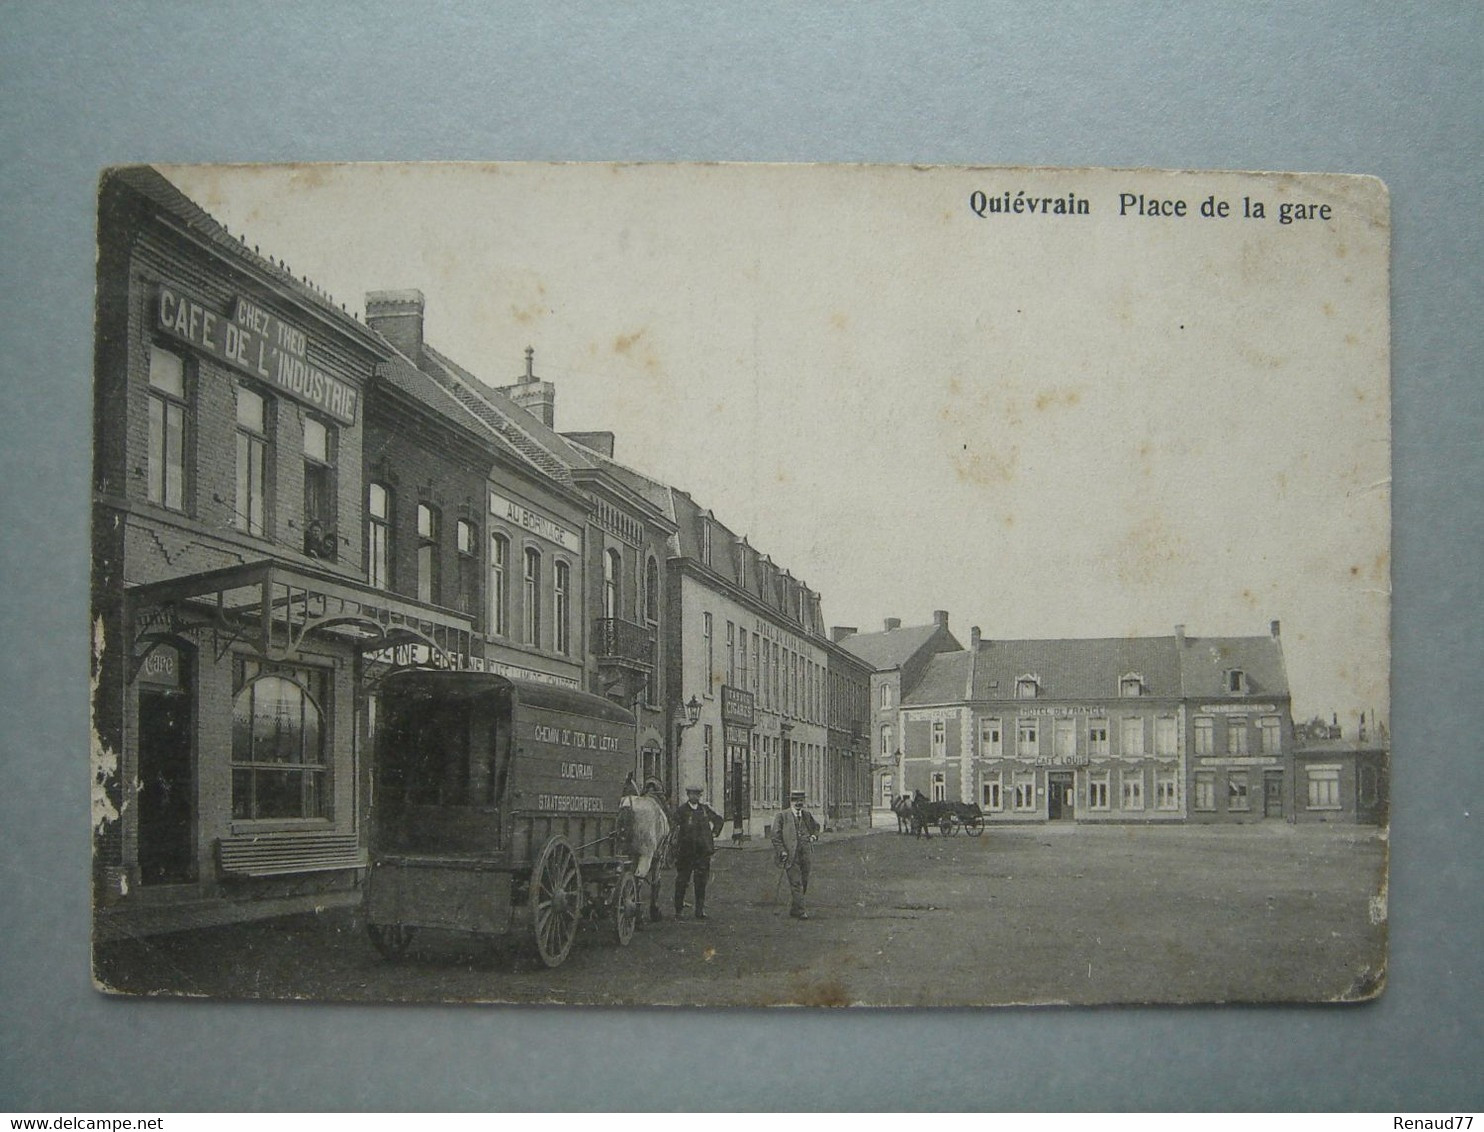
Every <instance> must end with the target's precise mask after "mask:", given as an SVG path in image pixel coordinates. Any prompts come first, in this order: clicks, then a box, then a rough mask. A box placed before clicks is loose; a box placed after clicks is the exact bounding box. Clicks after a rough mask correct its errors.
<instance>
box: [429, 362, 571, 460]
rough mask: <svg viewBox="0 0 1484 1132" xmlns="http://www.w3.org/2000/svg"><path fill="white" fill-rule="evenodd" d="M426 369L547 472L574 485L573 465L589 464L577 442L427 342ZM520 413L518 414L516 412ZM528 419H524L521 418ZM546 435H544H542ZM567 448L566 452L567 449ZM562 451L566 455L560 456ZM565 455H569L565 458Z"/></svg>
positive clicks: (474, 412)
mask: <svg viewBox="0 0 1484 1132" xmlns="http://www.w3.org/2000/svg"><path fill="white" fill-rule="evenodd" d="M423 362H424V372H426V373H429V374H430V376H432V377H433V378H434V379H435V380H436V381H437V382H438V383H439V384H440V385H441V386H443V387H444V388H445V389H447V390H448V391H449V392H450V393H452V394H453V395H454V397H456V398H457V399H458V401H459V403H460V404H461V405H463V406H464V407H465V408H466V409H468V410H469V411H470V412H471V413H473V414H474V415H475V416H476V417H478V418H479V419H480V420H481V421H483V422H484V423H485V424H486V425H487V426H488V427H489V428H491V429H493V430H494V431H495V432H496V433H497V434H498V435H499V436H500V437H502V438H503V439H504V440H505V441H506V442H507V443H508V444H509V445H510V446H511V447H513V448H514V449H516V451H518V452H519V453H520V454H521V455H522V456H523V457H524V458H525V459H526V460H527V461H528V462H529V463H531V464H533V465H535V467H536V468H537V469H539V470H540V471H541V472H542V473H543V474H544V475H546V476H548V477H549V478H550V479H552V480H554V481H555V482H557V483H559V484H561V485H562V486H564V487H567V488H571V487H572V473H571V470H570V468H571V466H572V465H573V464H579V465H585V464H586V463H587V460H586V457H584V456H580V455H579V454H578V451H577V448H576V446H575V445H572V444H569V443H567V441H565V440H562V439H561V437H560V436H558V434H557V433H555V432H553V431H552V430H551V429H548V428H546V426H545V425H543V424H542V423H541V422H540V421H538V420H537V419H536V418H535V417H534V416H532V415H531V414H530V413H528V412H526V411H525V410H524V409H522V408H519V407H518V406H516V405H515V404H514V403H512V402H511V401H510V400H509V399H508V398H506V397H503V396H501V395H500V394H499V393H496V392H495V391H494V390H493V389H491V388H490V387H489V386H487V385H485V384H484V382H482V381H480V380H479V378H477V377H475V376H474V375H473V374H472V373H470V372H469V371H468V370H466V369H465V368H464V367H463V366H461V365H459V364H458V363H457V362H455V361H453V360H451V359H450V358H447V357H445V356H444V355H443V354H440V353H439V352H438V351H437V350H435V349H433V347H431V346H429V345H427V344H426V343H424V344H423ZM517 413H519V414H520V416H519V417H517V416H516V414H517ZM522 417H523V418H525V419H524V420H522V419H521V418H522ZM543 433H544V434H545V435H542V434H543ZM564 449H565V450H567V451H563V450H564ZM558 452H562V455H558ZM563 456H566V457H567V458H566V459H564V458H563Z"/></svg>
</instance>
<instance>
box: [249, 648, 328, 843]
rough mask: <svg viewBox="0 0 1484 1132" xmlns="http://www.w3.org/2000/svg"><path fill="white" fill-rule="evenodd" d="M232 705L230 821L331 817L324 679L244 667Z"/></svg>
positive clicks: (308, 672) (300, 671)
mask: <svg viewBox="0 0 1484 1132" xmlns="http://www.w3.org/2000/svg"><path fill="white" fill-rule="evenodd" d="M237 685H238V688H239V691H238V692H237V697H236V699H235V700H234V701H233V705H232V817H233V818H236V819H243V820H251V819H255V818H323V817H327V816H329V798H328V796H329V790H328V782H327V778H326V771H325V749H324V744H325V727H324V713H323V711H322V710H321V708H320V704H321V703H322V702H323V700H324V695H323V691H324V677H323V675H322V674H321V673H319V672H316V671H315V670H314V669H308V668H278V669H274V670H272V671H265V670H263V669H262V668H261V666H260V665H258V663H257V662H255V661H239V663H238V680H237Z"/></svg>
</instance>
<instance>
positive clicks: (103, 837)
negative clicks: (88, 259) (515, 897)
mask: <svg viewBox="0 0 1484 1132" xmlns="http://www.w3.org/2000/svg"><path fill="white" fill-rule="evenodd" d="M99 202H100V203H99V258H98V298H97V346H96V358H95V374H94V384H95V414H94V415H95V469H94V539H93V542H94V566H93V578H94V630H93V645H94V648H93V654H94V656H93V669H94V703H93V710H94V732H95V747H94V775H95V785H94V840H95V854H94V860H95V869H94V882H95V892H96V894H97V900H96V904H97V907H98V910H99V923H100V928H101V930H102V932H103V933H104V934H105V935H106V934H107V933H108V932H110V931H115V930H116V931H149V930H158V929H162V928H166V927H171V926H176V925H179V924H182V923H191V924H196V923H208V922H212V921H213V920H216V919H222V920H226V919H232V918H237V917H240V916H242V915H248V914H250V915H265V914H271V913H274V912H278V911H283V910H290V909H294V908H298V907H304V906H309V905H318V904H323V903H325V902H326V901H327V900H334V899H336V898H344V899H351V898H353V895H354V891H355V887H356V885H357V884H358V882H359V880H360V877H361V875H362V870H363V868H364V865H365V856H364V853H365V847H364V839H363V836H362V816H363V814H364V812H365V808H366V805H367V802H368V798H369V790H370V779H369V771H368V757H367V753H368V751H369V742H370V737H371V736H372V735H373V734H374V732H375V728H376V715H377V687H378V684H379V682H380V680H381V679H383V678H384V677H385V675H386V674H387V673H388V672H390V671H393V670H395V669H398V668H401V667H407V666H434V667H445V668H458V669H473V670H481V671H490V672H496V673H500V674H504V675H507V676H511V677H516V678H521V679H524V680H532V681H539V682H546V683H552V684H560V685H565V686H568V687H573V688H581V689H584V690H587V691H591V692H595V693H598V694H601V695H605V696H608V697H610V698H612V699H614V700H616V701H618V702H620V703H622V704H623V705H624V706H625V707H626V708H629V709H631V710H632V711H633V713H634V715H635V717H636V720H637V723H638V748H637V754H636V761H635V766H634V774H635V778H636V780H638V781H642V780H644V779H645V778H649V777H654V778H657V779H659V780H660V782H661V783H662V785H663V787H664V789H665V790H666V792H667V793H668V794H669V795H670V796H671V797H672V798H674V797H675V796H676V795H677V794H678V793H679V791H680V790H681V788H682V787H684V786H686V785H689V784H693V783H694V784H699V785H701V786H703V788H704V789H705V791H706V794H707V797H708V800H709V801H711V803H712V804H713V806H715V808H717V809H718V810H722V811H724V812H725V815H726V817H727V818H728V820H729V821H730V823H731V834H732V836H733V837H736V838H738V839H742V838H749V837H752V836H760V835H762V833H763V828H764V826H765V825H766V822H767V820H768V816H769V815H770V814H771V813H776V812H777V809H778V808H779V807H780V806H781V805H782V804H783V801H784V799H785V798H786V797H787V796H788V791H789V790H790V788H793V787H803V788H804V789H805V790H807V791H808V795H809V800H810V804H811V806H813V807H814V808H815V809H816V811H817V812H818V813H820V814H821V815H822V816H824V817H825V818H826V819H827V821H828V822H829V823H831V824H832V825H834V826H848V825H857V824H863V823H866V822H869V820H870V803H871V799H872V796H873V795H872V779H871V767H870V762H869V752H868V750H867V747H866V742H865V718H866V711H867V708H866V694H867V688H868V683H869V678H870V673H869V669H868V668H867V666H866V665H865V663H864V662H863V661H861V660H860V659H859V658H857V657H855V656H854V655H853V654H851V653H849V652H848V651H846V650H844V649H842V648H840V647H839V646H838V645H835V644H833V643H832V642H831V641H830V640H829V639H828V636H827V634H826V633H825V630H824V626H823V623H822V614H821V612H820V597H819V594H818V593H816V592H815V591H814V590H813V589H811V588H810V587H809V586H808V585H807V584H806V583H805V582H804V581H803V580H801V579H800V578H798V577H796V576H794V574H793V573H791V572H790V571H789V570H788V569H787V568H785V567H784V566H782V565H780V564H779V563H776V562H774V561H773V560H772V559H771V557H770V556H769V555H768V554H766V553H765V552H763V551H761V550H760V549H758V548H755V547H753V546H751V545H750V544H749V542H748V541H747V539H746V538H745V537H742V536H739V535H738V534H736V533H734V532H733V531H732V530H730V529H729V528H728V527H727V526H726V525H725V524H724V523H722V522H721V521H719V520H718V519H717V517H716V516H715V515H714V514H713V513H712V512H711V511H709V510H708V509H707V508H706V507H705V506H704V505H703V504H701V503H700V502H698V501H697V500H694V499H692V498H691V496H690V495H688V494H687V493H686V492H684V491H682V490H680V489H679V488H676V487H673V486H670V485H667V484H664V483H660V482H658V481H657V480H655V479H653V478H651V477H649V476H646V475H643V474H641V473H640V472H638V471H636V470H634V469H633V468H631V467H629V466H626V465H625V464H624V463H621V462H619V461H618V460H616V459H615V437H614V436H613V435H612V434H611V433H602V432H597V433H592V432H589V433H573V432H565V433H564V432H561V431H559V430H558V428H557V424H556V391H555V388H554V387H553V385H552V384H551V383H549V382H546V381H543V380H541V379H540V378H539V377H538V376H537V375H536V373H535V369H534V359H533V357H532V353H531V351H530V350H529V349H528V350H527V351H526V359H525V367H524V373H520V374H518V376H516V377H515V378H514V379H513V380H510V381H507V382H504V383H496V384H495V385H492V384H489V383H487V382H486V381H485V380H483V379H482V378H481V377H478V376H476V375H475V373H474V372H473V371H472V370H471V369H469V368H466V367H465V366H464V365H462V364H460V363H459V362H457V361H455V360H454V359H452V358H450V357H448V356H447V355H445V354H444V353H442V352H440V351H439V350H438V349H436V348H435V346H434V345H433V344H431V343H429V342H428V341H426V340H425V338H424V313H425V312H424V306H425V303H424V298H423V296H422V294H420V293H419V292H418V291H415V290H402V291H381V292H373V293H371V294H369V295H367V296H366V299H365V315H364V318H360V317H355V316H353V315H352V314H350V313H348V312H347V311H346V310H345V308H344V307H343V306H341V305H337V304H336V303H335V302H334V301H333V300H331V299H330V297H329V296H328V295H326V294H324V293H323V292H322V291H321V290H320V289H318V288H317V287H316V286H315V285H314V284H313V283H312V282H311V281H310V280H308V279H305V278H298V277H295V275H294V274H293V273H292V271H291V270H289V269H288V267H287V266H286V265H285V264H283V263H282V262H281V261H278V262H276V261H274V260H273V259H271V258H270V257H268V256H267V255H266V254H263V252H261V251H259V250H258V249H256V248H251V247H249V246H248V245H247V244H246V243H245V242H244V241H243V240H242V239H241V238H240V237H237V236H234V235H232V234H231V233H229V232H228V231H227V230H226V229H225V228H224V227H223V226H222V225H221V224H220V223H218V222H217V221H216V220H215V219H214V218H213V217H211V216H210V215H208V214H207V213H206V212H205V211H203V210H202V209H201V208H199V207H198V206H197V205H196V204H194V203H193V202H192V201H190V200H189V199H188V198H187V197H186V196H185V195H183V194H182V193H181V192H180V191H178V190H177V189H176V188H175V187H174V186H173V185H172V184H171V183H170V182H169V181H168V180H167V179H166V178H164V177H163V176H161V175H160V174H159V173H158V172H157V171H155V170H153V169H150V168H145V167H137V168H127V169H119V170H113V171H110V172H109V173H108V174H107V175H105V177H104V180H103V183H102V185H101V188H100V196H99ZM513 368H515V367H513V366H512V369H513ZM264 834H273V835H274V840H275V845H277V846H280V847H281V852H280V853H279V854H278V856H276V857H275V858H274V859H273V860H272V861H271V862H263V861H255V863H254V864H251V865H248V866H244V865H243V864H242V862H243V861H244V860H248V859H252V858H249V857H248V855H245V854H242V853H237V852H233V850H234V849H235V848H236V847H237V846H239V845H244V844H246V843H250V842H252V841H253V840H254V839H256V838H261V836H262V835H264ZM228 862H232V864H230V865H229V864H228Z"/></svg>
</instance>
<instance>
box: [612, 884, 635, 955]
mask: <svg viewBox="0 0 1484 1132" xmlns="http://www.w3.org/2000/svg"><path fill="white" fill-rule="evenodd" d="M638 925H639V882H638V881H637V880H635V879H634V874H633V873H630V872H626V873H624V874H623V879H621V880H620V881H619V882H618V891H617V892H616V893H615V894H614V897H613V934H614V936H615V938H616V939H617V940H618V946H619V947H627V946H628V945H629V940H631V939H633V938H634V929H635V928H636V927H638Z"/></svg>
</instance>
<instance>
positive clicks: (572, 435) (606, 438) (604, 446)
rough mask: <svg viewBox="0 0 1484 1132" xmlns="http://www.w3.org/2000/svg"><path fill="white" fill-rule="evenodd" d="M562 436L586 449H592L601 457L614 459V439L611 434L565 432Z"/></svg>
mask: <svg viewBox="0 0 1484 1132" xmlns="http://www.w3.org/2000/svg"><path fill="white" fill-rule="evenodd" d="M562 435H563V436H565V437H566V438H567V439H568V440H571V441H575V442H576V443H578V444H580V445H582V446H583V447H584V448H591V449H592V450H593V451H594V452H596V453H598V455H600V456H607V457H608V459H610V460H611V459H613V442H614V437H613V433H611V432H564V433H562Z"/></svg>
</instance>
